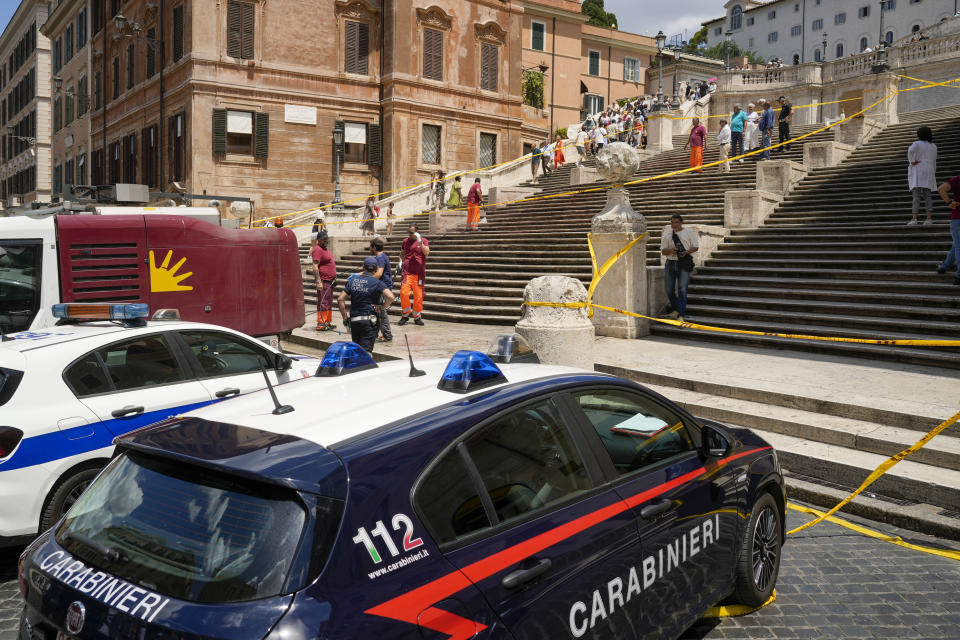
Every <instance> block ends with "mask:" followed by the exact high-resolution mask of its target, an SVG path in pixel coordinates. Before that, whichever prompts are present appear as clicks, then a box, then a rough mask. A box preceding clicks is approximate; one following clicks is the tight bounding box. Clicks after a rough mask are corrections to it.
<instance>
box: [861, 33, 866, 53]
mask: <svg viewBox="0 0 960 640" xmlns="http://www.w3.org/2000/svg"><path fill="white" fill-rule="evenodd" d="M866 48H867V37H866V36H864V37H862V38H860V51H863V50H864V49H866Z"/></svg>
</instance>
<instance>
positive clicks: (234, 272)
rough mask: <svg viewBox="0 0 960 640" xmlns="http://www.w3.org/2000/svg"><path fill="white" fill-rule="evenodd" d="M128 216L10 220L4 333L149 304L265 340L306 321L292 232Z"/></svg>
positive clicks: (5, 228) (1, 254)
mask: <svg viewBox="0 0 960 640" xmlns="http://www.w3.org/2000/svg"><path fill="white" fill-rule="evenodd" d="M128 210H129V211H134V212H137V213H115V212H116V211H117V210H116V208H114V209H113V212H111V213H110V214H102V213H98V212H89V213H62V214H43V215H20V216H15V217H8V218H0V330H2V331H3V332H4V333H12V332H16V331H26V330H31V331H32V330H37V329H42V328H45V327H50V326H53V325H54V324H55V318H53V317H52V315H51V307H52V306H53V305H54V304H56V303H58V302H145V303H147V304H148V305H149V306H150V309H152V310H156V309H161V308H173V309H177V310H179V312H180V316H181V317H182V318H183V319H184V320H188V321H196V322H209V323H213V324H219V325H223V326H227V327H230V328H233V329H236V330H238V331H242V332H244V333H247V334H249V335H253V336H258V337H264V338H270V337H275V336H279V335H281V334H284V333H287V332H289V331H291V330H293V329H294V328H296V327H299V326H301V325H302V324H303V323H304V305H303V285H302V283H301V273H300V258H299V253H298V248H297V241H296V237H295V236H294V234H293V232H292V231H290V230H289V229H274V228H265V229H228V228H224V227H220V226H218V225H217V224H212V223H210V222H207V221H205V220H202V219H198V217H191V215H189V214H190V211H191V210H189V209H183V208H181V210H183V212H184V213H185V214H187V215H171V214H167V213H159V211H161V210H157V209H149V208H136V207H131V208H129V209H128ZM168 211H169V209H168ZM203 211H206V212H211V211H212V212H213V213H214V218H217V216H216V210H210V209H206V210H203ZM201 213H202V212H201ZM200 217H203V216H202V215H200Z"/></svg>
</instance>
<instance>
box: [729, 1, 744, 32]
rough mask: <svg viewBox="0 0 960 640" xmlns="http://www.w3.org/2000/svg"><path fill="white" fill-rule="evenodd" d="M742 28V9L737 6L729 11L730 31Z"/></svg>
mask: <svg viewBox="0 0 960 640" xmlns="http://www.w3.org/2000/svg"><path fill="white" fill-rule="evenodd" d="M742 26H743V7H741V6H740V5H737V6H735V7H734V8H733V10H732V11H730V29H739V28H741V27H742Z"/></svg>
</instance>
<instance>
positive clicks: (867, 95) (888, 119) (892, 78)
mask: <svg viewBox="0 0 960 640" xmlns="http://www.w3.org/2000/svg"><path fill="white" fill-rule="evenodd" d="M899 86H900V79H899V78H897V76H896V75H894V74H893V73H891V72H889V71H887V72H885V73H872V74H869V75H867V76H865V77H864V82H863V106H864V107H868V106H870V105H871V104H873V103H874V102H876V101H877V100H879V99H881V98H883V97H884V96H886V95H888V94H890V93H891V92H894V91H896V90H897V89H898V88H899ZM863 115H864V118H865V119H866V120H867V121H872V122H874V123H876V124H878V125H880V127H881V128H882V127H889V126H890V125H892V124H898V123H899V122H900V117H899V114H898V111H897V96H896V95H894V96H893V97H891V98H888V99H886V100H884V101H883V102H881V103H880V104H878V105H877V106H875V107H874V108H872V109H870V110H869V111H867V112H866V113H865V114H863Z"/></svg>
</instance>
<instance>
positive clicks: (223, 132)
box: [213, 109, 227, 156]
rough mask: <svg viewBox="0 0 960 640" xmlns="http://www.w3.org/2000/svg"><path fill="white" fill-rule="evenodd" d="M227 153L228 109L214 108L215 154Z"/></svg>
mask: <svg viewBox="0 0 960 640" xmlns="http://www.w3.org/2000/svg"><path fill="white" fill-rule="evenodd" d="M226 153H227V110H226V109H214V110H213V155H215V156H222V155H226Z"/></svg>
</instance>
